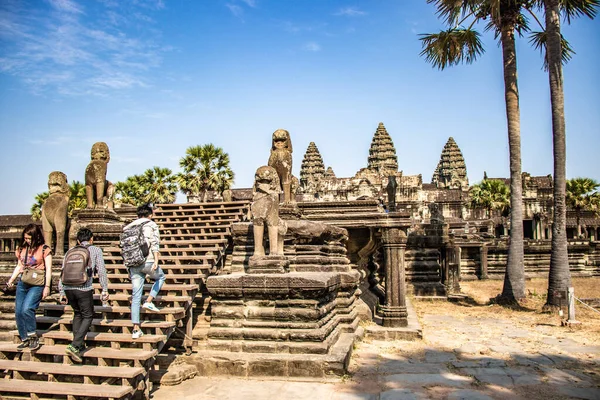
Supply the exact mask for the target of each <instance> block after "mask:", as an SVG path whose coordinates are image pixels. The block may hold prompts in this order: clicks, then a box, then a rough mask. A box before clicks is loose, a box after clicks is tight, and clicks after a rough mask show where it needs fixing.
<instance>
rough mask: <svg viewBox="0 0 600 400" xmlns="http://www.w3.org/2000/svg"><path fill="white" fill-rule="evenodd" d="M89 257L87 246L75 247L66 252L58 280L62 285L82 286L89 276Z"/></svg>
mask: <svg viewBox="0 0 600 400" xmlns="http://www.w3.org/2000/svg"><path fill="white" fill-rule="evenodd" d="M90 263H91V257H90V251H89V249H88V248H87V246H82V245H77V246H75V247H73V248H72V249H69V251H67V254H65V259H64V261H63V268H62V271H61V275H60V279H61V280H62V283H63V285H67V286H81V285H84V284H85V283H86V282H87V281H88V279H89V277H90V276H92V274H91V272H92V271H91V268H90Z"/></svg>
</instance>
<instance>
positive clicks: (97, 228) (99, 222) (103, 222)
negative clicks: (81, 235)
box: [69, 208, 124, 248]
mask: <svg viewBox="0 0 600 400" xmlns="http://www.w3.org/2000/svg"><path fill="white" fill-rule="evenodd" d="M123 225H124V224H123V222H122V221H121V218H120V217H119V216H118V215H117V213H116V212H115V211H114V210H112V209H103V208H102V209H90V208H84V209H82V210H77V211H75V214H74V215H73V219H72V220H71V227H70V228H69V248H70V247H73V246H75V245H76V244H77V232H79V230H80V229H81V228H88V229H90V230H91V231H92V232H93V233H94V240H95V242H96V243H99V242H100V243H102V242H115V241H118V240H119V235H120V234H121V232H122V230H123Z"/></svg>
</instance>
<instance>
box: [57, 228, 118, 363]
mask: <svg viewBox="0 0 600 400" xmlns="http://www.w3.org/2000/svg"><path fill="white" fill-rule="evenodd" d="M93 243H94V234H93V233H92V231H91V230H89V229H88V228H82V229H80V230H79V232H77V246H75V247H74V248H72V249H70V250H69V251H68V252H67V254H66V255H65V258H64V260H63V270H64V269H65V265H66V263H67V261H68V260H69V259H70V256H69V253H71V252H72V250H73V249H75V248H76V247H84V248H85V249H87V252H88V257H87V259H86V261H87V262H86V264H87V275H88V279H87V281H86V282H85V283H83V284H81V285H79V286H70V285H67V284H65V283H64V282H63V278H62V276H61V279H60V280H59V282H58V289H59V291H60V303H61V304H67V301H68V303H69V305H70V306H71V308H73V341H72V342H71V344H69V345H68V346H67V348H66V350H65V353H66V354H67V355H68V356H69V357H71V359H72V360H73V361H75V362H78V363H80V362H82V358H81V353H82V351H83V350H84V349H85V342H84V339H85V335H87V333H88V331H89V330H90V326H91V325H92V319H93V318H94V288H93V287H92V281H93V280H94V271H95V272H97V274H98V279H99V280H100V285H101V286H102V294H101V296H100V297H101V299H102V302H106V301H108V298H109V296H108V279H107V277H106V267H105V265H104V257H103V256H102V249H100V248H99V247H97V246H93ZM65 280H67V279H65ZM67 282H68V280H67Z"/></svg>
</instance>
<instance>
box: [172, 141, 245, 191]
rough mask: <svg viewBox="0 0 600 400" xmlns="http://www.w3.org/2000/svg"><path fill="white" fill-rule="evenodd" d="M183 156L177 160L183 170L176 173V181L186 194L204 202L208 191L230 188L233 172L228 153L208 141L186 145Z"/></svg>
mask: <svg viewBox="0 0 600 400" xmlns="http://www.w3.org/2000/svg"><path fill="white" fill-rule="evenodd" d="M185 154H186V155H185V157H183V158H181V160H179V165H180V166H181V168H182V169H183V172H181V173H179V174H178V175H177V183H178V184H179V187H180V188H181V191H182V192H183V193H185V194H186V195H187V196H197V197H201V199H202V202H206V199H207V195H208V191H209V190H216V191H220V192H221V193H222V191H223V190H225V189H229V188H231V185H232V184H233V178H234V174H233V171H232V170H231V168H230V166H229V154H227V153H225V152H224V151H223V149H222V148H220V147H216V146H215V145H213V144H211V143H209V144H206V145H203V146H192V147H188V149H187V150H186V151H185Z"/></svg>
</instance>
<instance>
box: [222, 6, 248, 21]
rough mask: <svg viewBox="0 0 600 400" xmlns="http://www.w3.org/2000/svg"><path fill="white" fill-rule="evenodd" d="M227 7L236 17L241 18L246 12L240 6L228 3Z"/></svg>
mask: <svg viewBox="0 0 600 400" xmlns="http://www.w3.org/2000/svg"><path fill="white" fill-rule="evenodd" d="M225 6H226V7H227V8H229V11H231V13H232V14H233V15H234V16H235V17H238V18H240V17H241V16H242V15H244V10H243V9H242V7H240V6H238V5H235V4H231V3H227V4H225Z"/></svg>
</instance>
